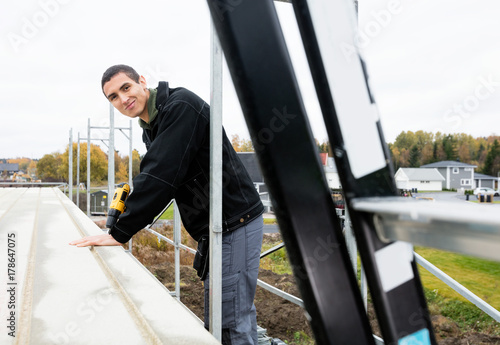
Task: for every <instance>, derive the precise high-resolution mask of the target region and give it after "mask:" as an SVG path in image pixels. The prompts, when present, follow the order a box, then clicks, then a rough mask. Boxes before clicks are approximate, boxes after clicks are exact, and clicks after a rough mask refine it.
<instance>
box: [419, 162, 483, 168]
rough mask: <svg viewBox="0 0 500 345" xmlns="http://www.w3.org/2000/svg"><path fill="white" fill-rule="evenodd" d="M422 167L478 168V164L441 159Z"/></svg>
mask: <svg viewBox="0 0 500 345" xmlns="http://www.w3.org/2000/svg"><path fill="white" fill-rule="evenodd" d="M420 167H421V168H447V167H454V168H456V167H460V168H477V165H472V164H467V163H462V162H457V161H441V162H434V163H430V164H425V165H421V166H420Z"/></svg>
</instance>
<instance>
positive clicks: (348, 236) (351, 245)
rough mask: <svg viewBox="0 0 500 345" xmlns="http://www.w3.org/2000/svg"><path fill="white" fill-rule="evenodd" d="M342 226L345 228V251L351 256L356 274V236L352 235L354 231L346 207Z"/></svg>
mask: <svg viewBox="0 0 500 345" xmlns="http://www.w3.org/2000/svg"><path fill="white" fill-rule="evenodd" d="M344 228H345V234H344V236H345V241H346V243H347V251H348V252H349V257H350V258H351V262H352V268H353V269H354V274H356V275H357V274H358V249H357V245H356V238H355V237H354V232H353V231H352V226H351V218H349V212H348V211H347V208H346V209H345V216H344Z"/></svg>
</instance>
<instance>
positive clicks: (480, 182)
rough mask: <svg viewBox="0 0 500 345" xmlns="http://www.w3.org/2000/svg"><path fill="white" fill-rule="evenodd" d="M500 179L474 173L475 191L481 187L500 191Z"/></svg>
mask: <svg viewBox="0 0 500 345" xmlns="http://www.w3.org/2000/svg"><path fill="white" fill-rule="evenodd" d="M499 179H500V178H499V177H494V176H488V175H484V174H480V173H474V189H475V188H479V187H489V188H493V189H495V190H498V180H499Z"/></svg>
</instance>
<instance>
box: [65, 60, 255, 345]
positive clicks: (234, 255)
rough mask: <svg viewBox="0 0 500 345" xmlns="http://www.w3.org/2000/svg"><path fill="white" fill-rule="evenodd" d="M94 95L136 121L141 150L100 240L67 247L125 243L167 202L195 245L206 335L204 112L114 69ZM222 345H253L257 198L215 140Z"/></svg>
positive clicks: (198, 103) (175, 93)
mask: <svg viewBox="0 0 500 345" xmlns="http://www.w3.org/2000/svg"><path fill="white" fill-rule="evenodd" d="M101 87H102V91H103V93H104V95H105V96H106V98H107V99H108V100H109V101H110V102H111V103H112V104H113V106H114V107H115V108H116V109H118V110H119V111H120V112H121V113H122V114H123V115H125V116H128V117H131V118H139V125H140V126H141V127H142V128H143V141H144V143H145V144H146V148H147V149H148V151H147V153H146V154H145V156H144V158H143V160H142V162H141V172H140V174H139V175H138V176H137V177H136V178H134V190H133V192H132V193H131V194H130V196H129V198H128V199H127V200H126V202H125V207H126V210H125V212H124V213H123V214H122V215H120V217H119V219H118V222H117V223H116V225H115V226H113V227H112V228H111V229H110V230H109V232H108V234H102V235H97V236H89V237H85V238H82V239H78V240H75V241H72V242H70V244H71V245H75V246H77V247H86V246H91V245H96V246H109V245H120V244H122V243H126V242H127V241H129V240H130V238H131V237H132V236H133V235H134V234H136V233H137V232H138V231H140V230H141V229H143V228H144V227H145V226H146V225H147V224H149V223H151V221H152V220H153V219H154V217H155V216H157V215H158V214H159V213H160V212H161V211H162V209H163V208H164V207H165V206H166V205H167V204H168V202H169V201H170V200H171V199H172V198H175V200H176V202H177V204H178V206H179V211H180V214H181V218H182V222H183V224H184V227H185V228H186V230H187V231H188V232H189V234H190V235H191V236H192V237H193V238H194V239H195V240H196V241H198V254H197V256H196V258H195V263H194V266H195V268H196V269H197V271H198V275H199V276H200V278H201V279H202V280H203V281H204V285H205V327H207V328H208V326H209V325H208V305H209V303H208V297H209V293H208V286H209V281H208V279H209V273H208V260H207V254H208V245H207V243H208V242H207V239H208V230H209V229H208V220H209V219H208V216H209V190H210V189H209V187H210V186H209V174H210V173H209V171H210V169H209V158H210V150H209V134H210V131H209V129H210V109H209V106H208V104H206V103H205V102H204V101H203V100H202V99H201V98H200V97H198V96H197V95H195V94H194V93H192V92H191V91H189V90H187V89H184V88H169V86H168V83H166V82H160V83H159V85H158V87H157V88H156V89H152V88H148V87H147V84H146V80H145V78H144V77H143V76H140V75H139V74H138V73H137V72H136V71H135V70H134V69H133V68H131V67H129V66H126V65H116V66H112V67H110V68H108V69H107V70H106V72H104V74H103V76H102V80H101ZM222 169H223V181H222V183H223V210H222V221H223V240H222V242H223V243H222V246H223V248H222V256H223V257H222V260H223V267H222V301H223V302H222V314H223V315H222V343H223V344H257V324H256V312H255V306H254V304H253V299H254V296H255V289H256V285H257V275H258V268H259V260H260V251H261V245H262V228H263V222H262V213H263V211H264V207H263V205H262V203H261V201H260V198H259V195H258V193H257V192H256V190H255V187H254V185H253V183H252V181H251V179H250V177H249V175H248V173H247V172H246V170H245V168H244V166H243V164H242V163H241V161H240V160H239V158H238V156H237V154H236V152H235V151H234V149H233V148H232V146H231V143H230V142H229V140H228V138H227V136H226V134H225V133H224V134H223V168H222Z"/></svg>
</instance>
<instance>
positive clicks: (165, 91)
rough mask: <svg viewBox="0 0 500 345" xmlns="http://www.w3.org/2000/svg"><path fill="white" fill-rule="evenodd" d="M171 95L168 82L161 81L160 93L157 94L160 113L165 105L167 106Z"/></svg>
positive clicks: (159, 85)
mask: <svg viewBox="0 0 500 345" xmlns="http://www.w3.org/2000/svg"><path fill="white" fill-rule="evenodd" d="M169 95H170V89H169V88H168V82H166V81H160V82H159V83H158V93H157V94H156V109H158V111H160V109H161V107H162V106H163V104H165V102H166V101H167V99H168V96H169Z"/></svg>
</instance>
